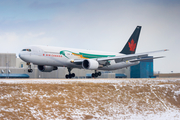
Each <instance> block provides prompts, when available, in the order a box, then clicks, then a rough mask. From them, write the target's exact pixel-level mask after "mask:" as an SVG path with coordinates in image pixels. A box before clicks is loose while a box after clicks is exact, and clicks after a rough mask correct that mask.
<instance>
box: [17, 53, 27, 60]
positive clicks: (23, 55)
mask: <svg viewBox="0 0 180 120" xmlns="http://www.w3.org/2000/svg"><path fill="white" fill-rule="evenodd" d="M19 58H21V60H23V61H25V62H26V61H27V55H25V54H24V53H22V52H20V53H19Z"/></svg>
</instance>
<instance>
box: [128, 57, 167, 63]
mask: <svg viewBox="0 0 180 120" xmlns="http://www.w3.org/2000/svg"><path fill="white" fill-rule="evenodd" d="M163 57H164V56H160V57H152V58H142V59H137V60H130V62H137V61H144V60H151V59H158V58H163Z"/></svg>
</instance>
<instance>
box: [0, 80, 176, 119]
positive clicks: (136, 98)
mask: <svg viewBox="0 0 180 120" xmlns="http://www.w3.org/2000/svg"><path fill="white" fill-rule="evenodd" d="M158 85H164V87H159V86H158ZM151 86H152V84H147V83H146V84H143V85H142V84H137V83H128V84H126V83H122V84H116V83H113V84H112V83H82V82H72V83H67V84H29V83H26V84H6V83H3V84H0V96H1V97H0V118H1V119H2V118H7V119H55V118H59V119H69V120H70V119H79V118H80V119H92V118H94V119H99V118H98V116H97V115H96V114H98V115H99V116H113V115H114V114H122V115H125V114H128V113H132V114H145V112H146V114H150V113H156V112H158V111H162V112H163V111H166V108H165V106H164V104H163V103H162V102H161V100H163V101H165V105H166V106H168V107H169V108H177V109H180V94H176V93H175V91H179V90H180V84H179V82H172V83H169V82H168V83H159V84H156V85H153V86H152V88H151ZM151 89H152V90H153V92H154V93H155V94H156V95H157V96H158V98H157V96H156V95H155V94H153V93H152V91H151ZM105 118H106V117H104V119H105Z"/></svg>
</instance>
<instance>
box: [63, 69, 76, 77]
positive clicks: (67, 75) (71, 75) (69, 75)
mask: <svg viewBox="0 0 180 120" xmlns="http://www.w3.org/2000/svg"><path fill="white" fill-rule="evenodd" d="M67 69H68V72H69V74H66V76H65V77H66V79H68V78H73V77H75V74H74V73H72V74H71V70H72V68H67Z"/></svg>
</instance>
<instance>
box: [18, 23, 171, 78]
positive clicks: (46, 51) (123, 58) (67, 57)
mask: <svg viewBox="0 0 180 120" xmlns="http://www.w3.org/2000/svg"><path fill="white" fill-rule="evenodd" d="M140 31H141V26H137V27H136V29H135V30H134V32H133V34H132V35H131V37H130V38H129V40H128V41H127V43H126V45H125V46H124V48H123V49H122V51H120V52H117V53H110V52H100V51H92V50H83V49H72V48H64V47H51V46H39V45H33V46H29V47H26V48H24V49H22V51H21V52H20V53H19V57H20V58H21V59H22V60H23V61H25V62H27V65H28V72H32V69H31V64H30V63H33V64H35V65H38V69H39V70H40V71H42V72H51V71H53V70H57V69H58V67H67V69H68V72H69V74H67V75H66V76H65V77H66V78H72V77H75V74H74V73H71V70H72V69H73V68H80V69H87V70H95V73H93V74H92V77H98V76H100V75H101V72H98V70H116V69H121V68H124V67H129V66H133V65H137V64H139V62H140V61H143V60H147V59H156V58H162V57H153V58H147V56H148V54H150V53H155V52H163V51H167V50H166V49H165V50H159V51H152V52H146V53H136V54H135V51H136V48H137V44H138V39H139V34H140Z"/></svg>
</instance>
